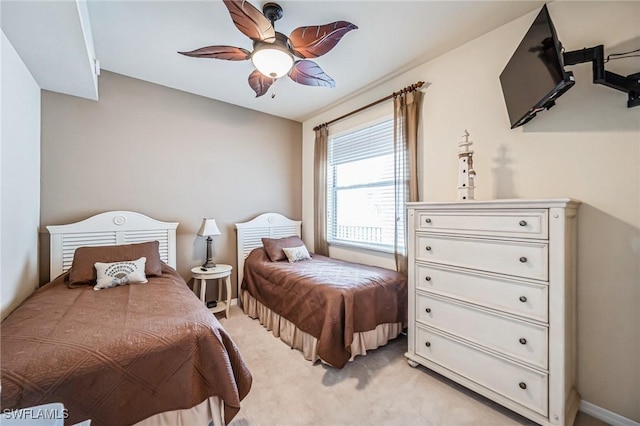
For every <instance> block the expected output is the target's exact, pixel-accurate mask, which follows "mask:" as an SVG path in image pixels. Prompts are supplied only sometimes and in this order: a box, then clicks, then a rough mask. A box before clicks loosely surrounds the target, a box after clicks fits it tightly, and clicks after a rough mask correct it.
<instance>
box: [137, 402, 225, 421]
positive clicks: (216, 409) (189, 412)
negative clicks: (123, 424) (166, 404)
mask: <svg viewBox="0 0 640 426" xmlns="http://www.w3.org/2000/svg"><path fill="white" fill-rule="evenodd" d="M211 423H213V426H222V425H224V401H222V400H221V399H220V398H218V397H217V396H212V397H210V398H208V399H205V400H204V401H202V402H201V403H200V404H198V405H196V406H195V407H192V408H189V409H185V410H173V411H165V412H164V413H158V414H156V415H154V416H151V417H148V418H146V419H144V420H142V421H141V422H138V423H136V424H135V426H191V425H210V424H211Z"/></svg>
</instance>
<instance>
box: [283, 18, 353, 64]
mask: <svg viewBox="0 0 640 426" xmlns="http://www.w3.org/2000/svg"><path fill="white" fill-rule="evenodd" d="M356 29H358V27H357V26H356V25H354V24H352V23H351V22H347V21H336V22H332V23H331V24H325V25H312V26H308V27H300V28H296V29H295V30H293V32H292V33H291V35H290V36H289V40H291V45H292V47H293V53H294V54H295V55H296V56H299V57H300V58H317V57H318V56H322V55H324V54H325V53H327V52H328V51H330V50H331V49H333V48H334V47H335V45H336V44H338V42H339V41H340V39H342V37H343V36H344V35H345V34H346V33H348V32H349V31H351V30H356Z"/></svg>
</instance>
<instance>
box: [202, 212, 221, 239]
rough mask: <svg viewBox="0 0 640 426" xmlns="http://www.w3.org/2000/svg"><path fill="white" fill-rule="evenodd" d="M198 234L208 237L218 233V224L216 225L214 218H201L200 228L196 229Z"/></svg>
mask: <svg viewBox="0 0 640 426" xmlns="http://www.w3.org/2000/svg"><path fill="white" fill-rule="evenodd" d="M198 235H200V236H201V237H208V236H210V235H220V229H218V225H216V220H215V219H209V218H206V217H205V218H204V219H202V225H200V230H199V231H198Z"/></svg>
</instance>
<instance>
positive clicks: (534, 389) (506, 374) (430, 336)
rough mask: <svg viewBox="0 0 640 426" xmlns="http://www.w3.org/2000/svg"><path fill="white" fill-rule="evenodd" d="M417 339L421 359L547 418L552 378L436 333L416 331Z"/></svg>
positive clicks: (417, 350) (417, 348) (421, 329)
mask: <svg viewBox="0 0 640 426" xmlns="http://www.w3.org/2000/svg"><path fill="white" fill-rule="evenodd" d="M415 338H416V341H415V345H416V353H417V354H418V355H420V356H422V357H424V358H426V359H428V360H430V361H432V362H435V363H436V364H439V365H441V366H443V367H445V368H447V369H449V370H451V371H453V372H455V373H457V374H460V375H462V376H465V377H467V378H468V379H470V380H473V381H474V382H476V383H478V384H480V385H482V386H484V387H486V388H488V389H490V390H492V391H494V392H497V393H499V394H501V395H503V396H505V397H507V398H509V399H511V400H513V401H515V402H517V403H519V404H521V405H523V406H525V407H527V408H529V409H531V410H533V411H535V412H537V413H540V414H542V415H543V416H546V415H547V412H548V402H547V398H548V376H547V375H546V374H545V373H542V372H539V371H536V370H533V369H530V368H527V367H524V366H521V365H520V364H518V363H515V362H511V361H508V360H506V359H503V358H499V357H496V356H493V355H491V354H489V353H487V352H484V351H481V350H479V349H476V348H473V347H472V346H469V345H467V344H464V343H462V342H459V341H457V340H454V339H451V338H448V337H445V336H444V335H442V334H440V333H438V332H436V331H435V330H431V329H427V328H423V327H416V337H415ZM523 388H524V389H523Z"/></svg>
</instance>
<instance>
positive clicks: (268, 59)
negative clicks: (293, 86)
mask: <svg viewBox="0 0 640 426" xmlns="http://www.w3.org/2000/svg"><path fill="white" fill-rule="evenodd" d="M251 62H253V65H254V66H255V67H256V69H257V70H258V71H260V73H262V74H263V75H265V76H267V77H271V78H279V77H282V76H283V75H285V74H287V73H288V72H289V70H290V69H291V67H292V66H293V57H292V56H291V54H290V53H289V52H286V51H284V50H281V49H279V48H278V46H277V45H274V46H273V47H272V46H265V47H263V48H261V49H259V50H255V51H254V52H253V55H251Z"/></svg>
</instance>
